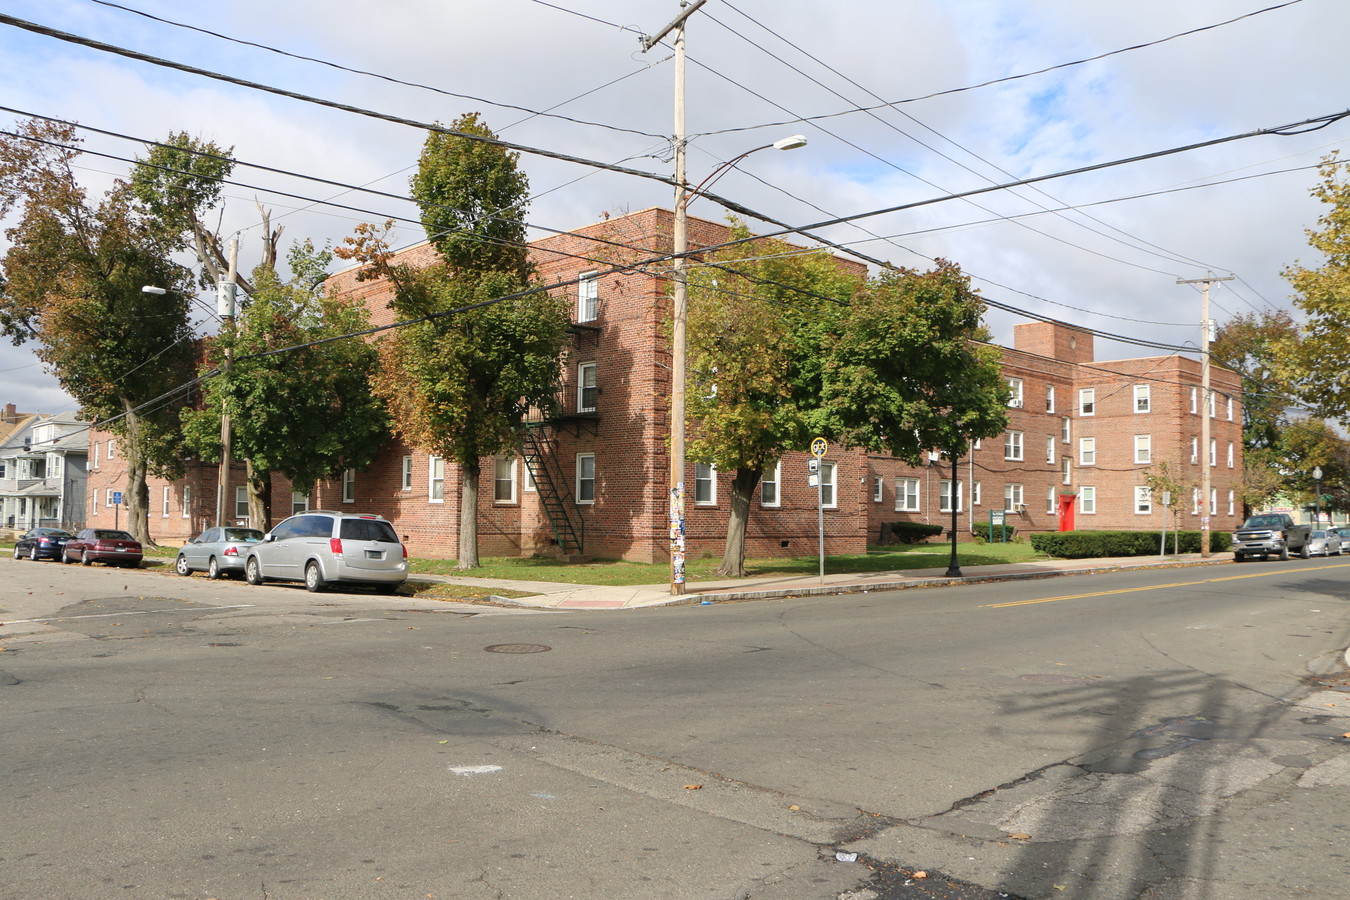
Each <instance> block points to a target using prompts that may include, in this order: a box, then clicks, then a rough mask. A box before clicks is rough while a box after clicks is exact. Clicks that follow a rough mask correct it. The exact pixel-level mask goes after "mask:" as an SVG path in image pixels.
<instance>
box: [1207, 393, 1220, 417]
mask: <svg viewBox="0 0 1350 900" xmlns="http://www.w3.org/2000/svg"><path fill="white" fill-rule="evenodd" d="M1218 403H1219V398H1218V395H1216V394H1215V393H1214V391H1212V390H1211V391H1210V392H1209V417H1210V418H1211V419H1212V418H1214V417H1215V416H1216V415H1218Z"/></svg>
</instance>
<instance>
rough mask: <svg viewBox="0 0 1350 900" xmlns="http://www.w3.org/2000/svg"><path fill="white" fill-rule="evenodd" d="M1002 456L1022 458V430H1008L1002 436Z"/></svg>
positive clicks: (1005, 457)
mask: <svg viewBox="0 0 1350 900" xmlns="http://www.w3.org/2000/svg"><path fill="white" fill-rule="evenodd" d="M1003 458H1004V459H1021V458H1022V432H1020V431H1009V432H1007V433H1006V434H1005V435H1004V437H1003Z"/></svg>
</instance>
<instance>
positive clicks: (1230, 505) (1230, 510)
mask: <svg viewBox="0 0 1350 900" xmlns="http://www.w3.org/2000/svg"><path fill="white" fill-rule="evenodd" d="M1228 514H1229V515H1230V516H1231V515H1232V514H1233V492H1232V491H1229V492H1228Z"/></svg>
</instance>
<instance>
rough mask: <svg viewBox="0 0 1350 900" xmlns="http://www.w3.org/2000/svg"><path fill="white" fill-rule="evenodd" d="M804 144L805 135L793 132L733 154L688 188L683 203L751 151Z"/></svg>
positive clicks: (790, 148) (802, 145)
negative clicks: (770, 142) (771, 141)
mask: <svg viewBox="0 0 1350 900" xmlns="http://www.w3.org/2000/svg"><path fill="white" fill-rule="evenodd" d="M805 146H806V137H805V135H800V134H794V135H791V136H789V137H785V138H779V139H778V140H776V141H774V142H773V143H772V144H764V145H763V146H760V147H751V148H750V149H749V150H746V151H745V152H744V153H741V154H738V155H736V156H733V157H732V158H731V159H729V160H727V161H726V162H724V163H722V164H721V165H720V166H718V167H717V168H715V169H713V170H712V171H711V172H709V173H708V177H706V178H704V179H703V180H702V181H700V182H699V183H698V187H695V188H690V189H689V190H688V192H687V193H686V194H685V196H684V205H685V206H686V207H687V206H688V205H689V201H690V200H692V199H693V198H694V197H696V196H698V195H699V194H701V193H702V192H703V190H704V189H705V188H708V187H711V186H712V183H713V182H715V181H716V180H717V179H719V178H721V177H722V176H723V175H725V174H727V172H729V171H731V170H732V169H734V168H736V164H737V163H739V162H740V161H741V160H743V159H745V158H746V157H747V156H749V155H750V154H751V153H758V152H759V151H761V150H796V149H797V148H798V147H805Z"/></svg>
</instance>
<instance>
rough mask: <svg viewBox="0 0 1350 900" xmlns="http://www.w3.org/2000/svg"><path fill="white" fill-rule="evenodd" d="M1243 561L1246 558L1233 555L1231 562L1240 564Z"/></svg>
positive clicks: (1237, 554) (1236, 554)
mask: <svg viewBox="0 0 1350 900" xmlns="http://www.w3.org/2000/svg"><path fill="white" fill-rule="evenodd" d="M1244 559H1246V557H1245V556H1243V555H1242V554H1241V553H1234V554H1233V562H1242V561H1243V560H1244Z"/></svg>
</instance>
